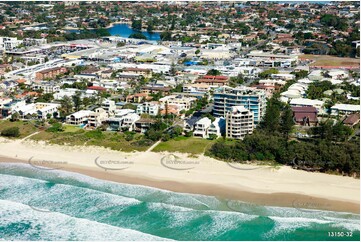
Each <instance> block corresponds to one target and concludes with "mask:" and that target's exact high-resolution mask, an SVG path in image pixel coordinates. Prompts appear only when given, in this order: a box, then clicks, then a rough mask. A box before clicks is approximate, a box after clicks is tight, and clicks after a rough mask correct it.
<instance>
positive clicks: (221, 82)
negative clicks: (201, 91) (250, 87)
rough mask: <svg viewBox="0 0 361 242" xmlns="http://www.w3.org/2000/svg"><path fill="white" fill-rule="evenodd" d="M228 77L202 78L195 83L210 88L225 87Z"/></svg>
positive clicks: (207, 76)
mask: <svg viewBox="0 0 361 242" xmlns="http://www.w3.org/2000/svg"><path fill="white" fill-rule="evenodd" d="M228 80H229V77H227V76H209V75H206V76H203V77H201V78H200V79H198V80H196V81H195V83H203V84H207V85H210V86H218V87H221V86H225V85H227V84H228Z"/></svg>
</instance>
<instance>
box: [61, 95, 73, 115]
mask: <svg viewBox="0 0 361 242" xmlns="http://www.w3.org/2000/svg"><path fill="white" fill-rule="evenodd" d="M60 105H61V106H60V114H61V117H62V118H65V117H66V116H67V115H69V114H70V113H71V112H72V110H73V104H72V101H71V99H70V97H68V96H64V97H63V99H62V100H60Z"/></svg>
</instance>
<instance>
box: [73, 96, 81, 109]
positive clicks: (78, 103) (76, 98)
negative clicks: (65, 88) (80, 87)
mask: <svg viewBox="0 0 361 242" xmlns="http://www.w3.org/2000/svg"><path fill="white" fill-rule="evenodd" d="M72 99H73V103H74V107H75V110H76V111H79V109H80V107H81V105H82V100H81V93H80V92H76V93H75V95H73V96H72Z"/></svg>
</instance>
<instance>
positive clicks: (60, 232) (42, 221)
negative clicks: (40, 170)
mask: <svg viewBox="0 0 361 242" xmlns="http://www.w3.org/2000/svg"><path fill="white" fill-rule="evenodd" d="M0 206H1V210H0V217H1V218H2V219H1V220H0V226H1V227H3V228H5V230H3V231H2V233H3V236H4V237H3V238H5V239H11V240H29V239H30V240H32V238H34V236H38V237H40V238H41V240H102V241H104V240H132V241H134V240H137V241H139V240H166V239H164V238H161V237H157V236H154V235H150V234H146V233H142V232H139V231H135V230H131V229H125V228H119V227H115V226H111V225H107V224H103V223H98V222H94V221H90V220H87V219H81V218H75V217H71V216H68V215H64V214H61V213H52V216H48V214H46V213H42V212H38V211H35V210H32V209H29V207H28V206H26V205H24V204H21V203H16V202H11V201H6V200H0ZM25 223H28V224H29V226H28V228H27V229H26V231H23V232H22V233H20V232H19V233H18V234H14V232H15V231H11V234H8V233H7V232H6V229H11V227H12V226H13V225H14V224H25Z"/></svg>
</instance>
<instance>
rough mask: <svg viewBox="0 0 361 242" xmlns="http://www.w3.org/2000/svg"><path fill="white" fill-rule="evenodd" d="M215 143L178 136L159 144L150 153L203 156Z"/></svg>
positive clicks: (213, 141)
mask: <svg viewBox="0 0 361 242" xmlns="http://www.w3.org/2000/svg"><path fill="white" fill-rule="evenodd" d="M215 142H216V141H215V140H207V139H201V138H194V137H184V136H179V137H176V138H174V139H171V140H168V141H165V142H161V143H159V144H158V145H157V146H156V147H155V148H154V149H153V150H152V151H154V152H164V151H168V152H181V153H190V154H193V155H195V154H203V153H204V152H205V151H206V150H208V149H209V148H210V147H211V146H212V144H214V143H215Z"/></svg>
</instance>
